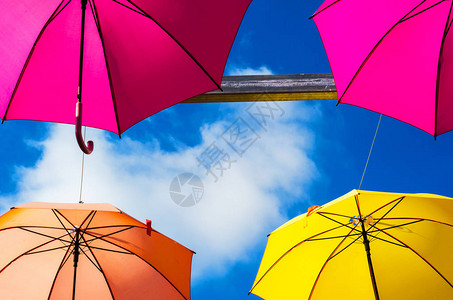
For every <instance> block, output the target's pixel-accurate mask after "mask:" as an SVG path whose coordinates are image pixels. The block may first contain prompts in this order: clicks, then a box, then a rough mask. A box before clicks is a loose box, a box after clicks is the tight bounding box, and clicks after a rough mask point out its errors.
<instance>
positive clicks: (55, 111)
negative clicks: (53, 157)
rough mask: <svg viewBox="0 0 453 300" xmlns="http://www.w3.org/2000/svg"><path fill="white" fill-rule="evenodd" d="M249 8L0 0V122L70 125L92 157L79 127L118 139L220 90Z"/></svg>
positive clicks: (219, 2) (235, 1) (220, 3)
mask: <svg viewBox="0 0 453 300" xmlns="http://www.w3.org/2000/svg"><path fill="white" fill-rule="evenodd" d="M250 2H251V0H216V1H212V0H190V1H189V0H185V1H182V0H154V1H147V0H42V1H36V0H19V1H17V0H2V1H0V11H1V13H0V14H1V17H0V62H1V63H0V64H1V72H0V118H1V119H2V121H5V120H18V119H22V120H24V119H25V120H39V121H48V122H58V123H69V124H76V136H77V140H78V142H79V145H80V146H81V148H82V150H83V151H84V152H85V153H90V152H91V151H92V150H93V143H92V142H91V141H90V142H88V146H86V145H85V143H84V141H83V138H82V135H81V131H80V128H81V126H82V125H84V126H90V127H96V128H101V129H104V130H108V131H112V132H114V133H117V134H119V135H120V134H121V133H122V132H124V131H125V130H127V129H128V128H129V127H131V126H132V125H134V124H136V123H137V122H139V121H141V120H143V119H145V118H147V117H148V116H150V115H152V114H154V113H157V112H159V111H161V110H163V109H165V108H167V107H169V106H171V105H174V104H176V103H178V102H180V101H183V100H185V99H187V98H191V97H193V96H196V95H198V94H201V93H204V92H207V91H210V90H214V89H218V88H220V83H221V79H222V74H223V70H224V67H225V64H226V61H227V58H228V54H229V51H230V48H231V46H232V43H233V40H234V38H235V35H236V33H237V30H238V28H239V25H240V23H241V20H242V18H243V16H244V14H245V12H246V10H247V8H248V6H249V4H250ZM86 12H87V13H86ZM82 94H83V120H82ZM76 95H77V98H78V100H76ZM74 102H77V109H76V110H77V117H75V116H74Z"/></svg>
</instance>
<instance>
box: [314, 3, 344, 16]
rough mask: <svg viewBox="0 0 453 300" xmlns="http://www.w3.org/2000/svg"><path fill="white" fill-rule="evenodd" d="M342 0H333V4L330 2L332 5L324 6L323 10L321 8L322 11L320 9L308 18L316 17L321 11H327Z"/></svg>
mask: <svg viewBox="0 0 453 300" xmlns="http://www.w3.org/2000/svg"><path fill="white" fill-rule="evenodd" d="M340 1H341V0H337V1H335V2H333V3H332V4H330V5H328V6H326V7H324V8H323V9H322V10H320V11H318V12H317V13H315V14H313V15H312V16H311V17H310V18H308V19H309V20H310V19H313V18H314V17H316V16H317V15H319V14H320V13H322V12H323V11H325V10H326V9H328V8H330V7H332V6H333V5H334V4H337V3H338V2H340Z"/></svg>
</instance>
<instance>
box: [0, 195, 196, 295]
mask: <svg viewBox="0 0 453 300" xmlns="http://www.w3.org/2000/svg"><path fill="white" fill-rule="evenodd" d="M52 205H53V204H48V203H32V204H29V205H21V206H18V207H16V208H13V209H11V210H10V211H8V212H7V213H6V214H4V215H3V216H1V217H0V243H1V245H5V246H4V247H0V299H4V298H5V297H6V298H7V297H10V296H11V295H14V296H17V297H19V298H20V299H32V298H39V299H41V298H42V299H46V298H47V297H48V296H49V293H50V292H51V287H52V283H53V282H54V280H55V284H54V285H53V289H52V296H51V298H50V299H71V298H72V286H73V276H74V275H73V274H74V262H73V261H74V256H73V247H74V239H75V237H76V231H77V230H76V229H77V228H80V229H81V234H80V236H81V239H80V245H79V249H80V256H79V263H78V267H77V285H76V299H87V298H91V299H111V293H113V294H114V295H115V299H149V298H153V299H154V298H158V299H184V298H185V299H190V272H191V263H192V255H193V252H192V251H191V250H189V249H187V248H185V247H184V246H182V245H181V244H179V243H177V242H175V241H173V240H172V239H170V238H168V237H166V236H165V235H163V234H161V233H159V232H157V231H154V230H153V231H152V232H151V235H147V234H146V232H147V227H146V225H145V224H143V223H141V222H139V221H137V220H136V219H134V218H132V217H131V216H129V215H128V214H126V213H124V212H122V211H120V210H116V211H115V210H113V209H110V210H107V209H108V206H109V205H105V204H102V205H100V206H99V207H100V208H101V209H104V210H101V211H92V210H90V209H91V208H95V207H96V205H94V204H93V205H91V206H90V209H87V210H85V209H74V210H73V209H70V207H78V208H80V206H78V204H69V205H63V204H56V205H55V207H52ZM47 207H49V208H47ZM85 207H86V208H88V206H85ZM106 207H107V208H106ZM111 207H113V206H111ZM56 208H58V209H56ZM86 226H88V228H86ZM66 253H68V255H69V257H65V254H66ZM93 253H95V255H93ZM66 258H67V260H66ZM62 261H66V263H65V264H64V266H63V267H62V268H61V269H60V264H61V263H62ZM10 262H12V263H10ZM98 262H99V263H98ZM6 266H7V267H6ZM106 279H107V280H108V281H107V280H106ZM107 282H108V284H109V285H110V289H111V291H110V289H109V285H108V284H107ZM25 284H26V286H27V288H25V289H24V288H22V287H23V286H24V285H25ZM29 287H30V288H29ZM46 293H47V294H46Z"/></svg>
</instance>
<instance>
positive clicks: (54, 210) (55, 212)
mask: <svg viewBox="0 0 453 300" xmlns="http://www.w3.org/2000/svg"><path fill="white" fill-rule="evenodd" d="M52 212H53V214H54V215H55V217H56V218H57V219H58V222H60V224H61V226H62V227H63V228H64V229H65V230H66V232H67V233H68V235H69V236H71V233H70V232H69V230H68V229H67V228H66V226H64V224H63V222H62V221H61V219H60V217H58V215H57V213H58V214H59V215H61V216H62V217H63V218H64V219H65V220H66V221H67V222H68V223H69V224H70V225H71V226H72V228H74V224H72V223H71V222H70V221H69V220H68V219H66V217H65V216H63V215H62V214H61V212H59V211H58V210H56V209H52ZM71 237H72V236H71Z"/></svg>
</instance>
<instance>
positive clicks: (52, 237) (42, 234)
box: [17, 227, 71, 243]
mask: <svg viewBox="0 0 453 300" xmlns="http://www.w3.org/2000/svg"><path fill="white" fill-rule="evenodd" d="M17 228H18V229H21V230H24V231H27V232H30V233H34V234H37V235H40V236H43V237H46V238H49V239H55V240H59V241H60V242H63V243H71V242H70V241H66V240H63V239H62V237H65V236H66V235H67V234H64V235H62V236H61V237H59V238H56V237H54V236H51V235H48V234H44V233H41V232H37V231H33V230H30V229H27V228H22V227H17Z"/></svg>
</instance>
